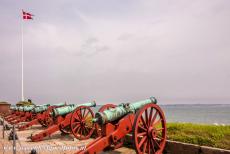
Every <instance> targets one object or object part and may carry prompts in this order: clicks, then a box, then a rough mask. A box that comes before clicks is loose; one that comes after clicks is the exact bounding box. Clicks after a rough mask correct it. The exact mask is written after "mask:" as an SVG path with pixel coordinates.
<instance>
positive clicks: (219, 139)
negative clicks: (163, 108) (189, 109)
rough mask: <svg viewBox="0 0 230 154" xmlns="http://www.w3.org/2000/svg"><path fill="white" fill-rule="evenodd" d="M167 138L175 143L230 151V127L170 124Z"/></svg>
mask: <svg viewBox="0 0 230 154" xmlns="http://www.w3.org/2000/svg"><path fill="white" fill-rule="evenodd" d="M167 138H168V139H169V140H173V141H180V142H185V143H191V144H198V145H203V146H210V147H216V148H222V149H228V150H230V126H216V125H202V124H191V123H168V124H167Z"/></svg>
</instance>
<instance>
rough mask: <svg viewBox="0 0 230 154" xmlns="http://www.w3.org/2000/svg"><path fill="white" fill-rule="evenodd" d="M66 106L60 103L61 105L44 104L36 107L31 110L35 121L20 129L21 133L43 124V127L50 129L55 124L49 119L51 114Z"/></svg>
mask: <svg viewBox="0 0 230 154" xmlns="http://www.w3.org/2000/svg"><path fill="white" fill-rule="evenodd" d="M63 106H66V103H59V104H53V105H49V104H44V105H39V106H36V107H35V108H33V109H32V110H31V114H33V117H34V118H33V119H32V120H31V121H30V122H28V123H27V124H24V125H21V126H19V127H18V130H19V131H22V130H25V129H27V128H29V127H31V126H33V125H36V124H41V125H42V126H43V127H48V126H51V125H52V124H53V120H52V119H49V116H47V115H49V113H50V111H51V110H52V109H54V108H58V107H63Z"/></svg>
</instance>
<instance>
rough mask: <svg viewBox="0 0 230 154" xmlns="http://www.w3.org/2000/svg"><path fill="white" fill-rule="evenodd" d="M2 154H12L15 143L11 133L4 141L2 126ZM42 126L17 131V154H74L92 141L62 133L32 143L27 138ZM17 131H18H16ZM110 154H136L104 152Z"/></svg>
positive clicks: (132, 152)
mask: <svg viewBox="0 0 230 154" xmlns="http://www.w3.org/2000/svg"><path fill="white" fill-rule="evenodd" d="M0 129H1V131H0V132H1V133H0V143H1V144H0V153H1V154H12V153H13V149H12V147H13V146H12V145H13V142H12V141H9V140H8V136H9V134H10V131H5V138H4V139H3V133H2V132H3V131H2V126H0ZM43 129H44V128H42V127H41V126H40V125H36V126H33V127H31V128H30V129H28V130H25V131H17V135H18V138H19V140H17V142H16V152H17V154H29V153H30V152H31V150H32V149H35V150H36V151H37V153H38V154H73V153H75V152H76V151H77V149H78V148H84V147H85V145H87V144H88V143H89V142H90V141H92V140H93V139H89V140H84V141H79V140H77V139H75V138H74V136H72V135H64V136H63V135H61V133H60V132H57V133H55V134H53V135H52V136H51V137H48V138H46V139H45V140H43V141H40V142H31V141H30V139H28V138H27V137H29V136H31V134H35V133H38V132H40V131H41V130H43ZM16 130H17V129H16ZM104 153H109V154H121V153H125V154H135V151H134V150H133V149H129V148H126V147H122V148H120V149H117V150H114V151H109V152H103V154H104Z"/></svg>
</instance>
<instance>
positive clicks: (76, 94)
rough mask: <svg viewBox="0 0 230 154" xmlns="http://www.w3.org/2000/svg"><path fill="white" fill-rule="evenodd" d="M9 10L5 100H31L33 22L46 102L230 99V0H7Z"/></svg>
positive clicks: (1, 30) (34, 90)
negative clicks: (26, 15)
mask: <svg viewBox="0 0 230 154" xmlns="http://www.w3.org/2000/svg"><path fill="white" fill-rule="evenodd" d="M22 9H24V11H27V12H30V13H32V14H34V15H35V16H34V19H33V20H29V21H24V22H23V21H22V15H21V14H22V13H21V10H22ZM0 20H1V21H0V73H1V74H0V101H8V102H10V103H12V104H15V103H16V102H18V101H20V100H21V25H22V24H23V27H24V31H23V34H24V88H25V91H24V93H25V97H26V98H31V99H32V100H33V101H34V102H35V103H36V104H44V103H51V104H52V103H59V102H67V103H85V102H89V101H92V100H95V101H96V102H97V103H98V104H104V103H123V102H135V101H139V100H143V99H146V98H149V97H150V96H155V97H156V98H157V99H158V103H159V104H208V103H211V104H213V103H214V104H230V1H229V0H192V1H191V0H109V1H108V0H94V1H92V0H65V1H63V0H50V1H46V0H40V1H35V0H31V1H24V0H21V1H18V0H0Z"/></svg>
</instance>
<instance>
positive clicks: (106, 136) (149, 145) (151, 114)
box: [76, 97, 166, 154]
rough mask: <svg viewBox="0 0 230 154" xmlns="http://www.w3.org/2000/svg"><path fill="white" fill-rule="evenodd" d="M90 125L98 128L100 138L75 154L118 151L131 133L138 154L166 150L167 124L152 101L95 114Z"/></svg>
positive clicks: (155, 153)
mask: <svg viewBox="0 0 230 154" xmlns="http://www.w3.org/2000/svg"><path fill="white" fill-rule="evenodd" d="M92 121H93V122H94V123H97V124H98V125H100V126H101V129H102V132H101V133H102V135H101V136H100V137H98V138H96V139H95V140H94V141H92V142H91V143H89V144H88V145H87V146H86V149H85V150H84V151H78V152H77V153H76V154H95V153H99V152H101V151H103V150H106V149H108V148H113V147H115V148H119V147H120V146H122V143H123V140H124V137H125V135H127V134H129V133H132V141H133V142H134V147H135V151H136V153H138V154H141V153H148V154H161V153H162V152H163V149H164V147H165V143H166V120H165V116H164V113H163V111H162V110H161V108H160V107H159V106H158V105H157V100H156V99H155V98H154V97H151V98H150V99H146V100H143V101H139V102H135V103H124V104H120V105H118V106H117V107H115V108H113V109H108V110H105V111H103V112H97V113H96V114H95V118H94V119H93V120H92Z"/></svg>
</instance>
